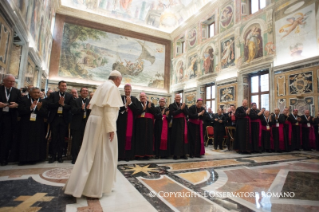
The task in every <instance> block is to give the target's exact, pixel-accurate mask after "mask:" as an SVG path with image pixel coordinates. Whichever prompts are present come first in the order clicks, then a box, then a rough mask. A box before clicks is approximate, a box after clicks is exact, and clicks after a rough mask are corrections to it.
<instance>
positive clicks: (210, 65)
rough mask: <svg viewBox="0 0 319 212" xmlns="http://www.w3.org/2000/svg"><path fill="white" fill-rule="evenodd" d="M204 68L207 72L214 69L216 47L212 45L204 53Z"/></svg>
mask: <svg viewBox="0 0 319 212" xmlns="http://www.w3.org/2000/svg"><path fill="white" fill-rule="evenodd" d="M204 69H205V74H208V73H210V72H213V71H214V49H213V48H212V47H208V48H207V50H206V51H205V53H204Z"/></svg>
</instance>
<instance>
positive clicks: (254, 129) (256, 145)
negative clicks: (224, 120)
mask: <svg viewBox="0 0 319 212" xmlns="http://www.w3.org/2000/svg"><path fill="white" fill-rule="evenodd" d="M259 112H260V110H253V109H251V110H250V113H249V117H250V119H251V121H254V120H258V119H259V120H261V118H262V115H261V116H258V113H259ZM260 130H261V125H260V124H259V122H251V145H252V146H251V148H252V151H253V152H261V150H262V144H261V139H262V138H261V136H260V135H259V133H260Z"/></svg>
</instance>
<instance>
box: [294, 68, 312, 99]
mask: <svg viewBox="0 0 319 212" xmlns="http://www.w3.org/2000/svg"><path fill="white" fill-rule="evenodd" d="M289 92H290V94H302V93H312V92H313V90H312V72H306V73H298V74H292V75H290V76H289Z"/></svg>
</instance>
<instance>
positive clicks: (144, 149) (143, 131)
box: [134, 93, 156, 159]
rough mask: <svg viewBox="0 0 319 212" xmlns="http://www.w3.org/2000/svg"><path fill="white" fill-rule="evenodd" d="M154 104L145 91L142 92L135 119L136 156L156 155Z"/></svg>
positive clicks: (146, 157) (147, 157)
mask: <svg viewBox="0 0 319 212" xmlns="http://www.w3.org/2000/svg"><path fill="white" fill-rule="evenodd" d="M155 114H156V109H155V107H154V104H153V103H151V102H149V101H147V97H146V94H145V93H141V94H140V102H139V103H138V116H137V119H136V121H135V125H136V127H135V128H134V141H135V157H137V158H141V157H144V159H149V157H150V156H153V155H154V115H155Z"/></svg>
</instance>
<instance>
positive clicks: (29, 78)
mask: <svg viewBox="0 0 319 212" xmlns="http://www.w3.org/2000/svg"><path fill="white" fill-rule="evenodd" d="M34 72H35V64H34V62H33V60H32V59H31V57H28V67H27V71H26V73H25V76H24V86H28V85H33V82H34ZM22 86H23V85H22Z"/></svg>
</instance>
